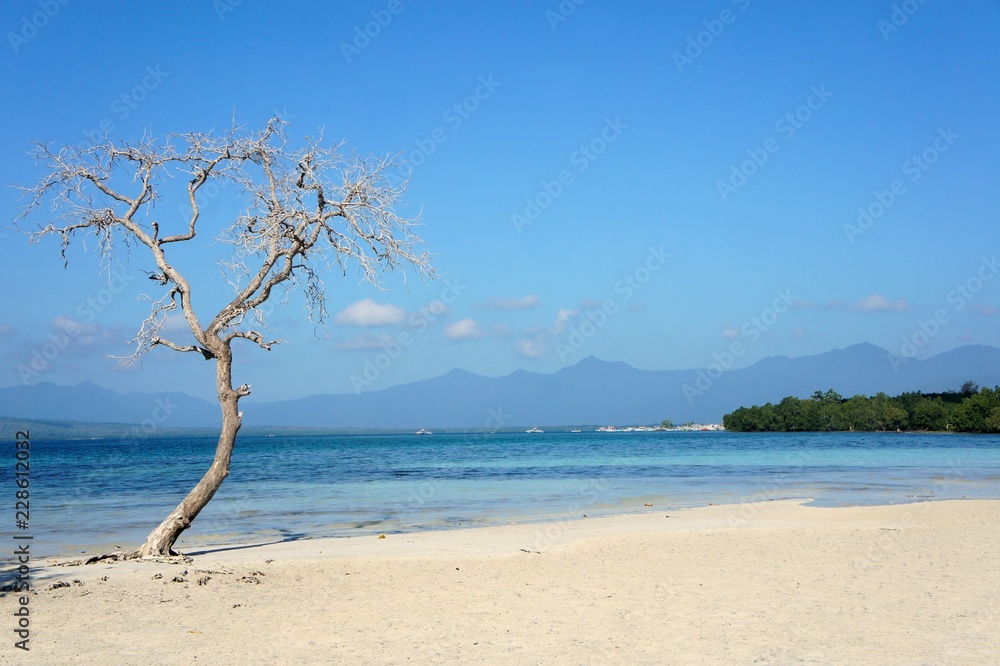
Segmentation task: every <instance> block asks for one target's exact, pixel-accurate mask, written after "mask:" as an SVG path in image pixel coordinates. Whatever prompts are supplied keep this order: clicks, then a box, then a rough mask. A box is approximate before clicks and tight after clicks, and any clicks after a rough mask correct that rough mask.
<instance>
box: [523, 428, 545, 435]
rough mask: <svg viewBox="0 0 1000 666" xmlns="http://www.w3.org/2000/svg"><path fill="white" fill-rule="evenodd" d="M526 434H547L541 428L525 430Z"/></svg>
mask: <svg viewBox="0 0 1000 666" xmlns="http://www.w3.org/2000/svg"><path fill="white" fill-rule="evenodd" d="M524 432H530V433H532V434H534V433H538V432H545V431H544V430H542V429H541V428H531V429H530V430H525V431H524Z"/></svg>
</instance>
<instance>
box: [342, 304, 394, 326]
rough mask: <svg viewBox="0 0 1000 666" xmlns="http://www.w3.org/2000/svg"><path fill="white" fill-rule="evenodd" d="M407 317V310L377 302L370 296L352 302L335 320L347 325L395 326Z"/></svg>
mask: <svg viewBox="0 0 1000 666" xmlns="http://www.w3.org/2000/svg"><path fill="white" fill-rule="evenodd" d="M404 319H406V311H405V310H404V309H403V308H401V307H399V306H397V305H391V304H389V303H385V304H382V303H376V302H375V301H373V300H372V299H370V298H366V299H364V300H360V301H357V302H355V303H351V304H350V305H348V306H347V307H346V308H344V309H343V310H341V311H340V312H338V313H337V316H336V317H334V319H333V321H334V323H337V324H342V325H345V326H393V325H395V324H401V323H402V322H403V320H404Z"/></svg>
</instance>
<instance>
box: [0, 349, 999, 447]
mask: <svg viewBox="0 0 1000 666" xmlns="http://www.w3.org/2000/svg"><path fill="white" fill-rule="evenodd" d="M892 358H893V357H892V355H890V354H889V352H887V351H886V350H884V349H882V348H880V347H878V346H876V345H872V344H870V343H860V344H856V345H851V346H849V347H845V348H840V349H834V350H831V351H828V352H823V353H821V354H814V355H810V356H800V357H795V358H790V357H787V356H772V357H768V358H765V359H761V360H760V361H757V362H756V363H754V364H752V365H750V366H747V367H744V368H738V369H731V370H724V369H723V368H722V367H721V366H716V367H714V368H713V367H711V366H710V367H709V368H702V369H697V368H695V369H687V370H642V369H639V368H635V367H633V366H630V365H628V364H627V363H625V362H623V361H604V360H601V359H599V358H596V357H594V356H587V357H585V358H583V359H581V360H580V361H578V362H577V363H576V364H574V365H570V366H566V367H564V368H560V369H559V370H557V371H555V372H553V373H548V374H544V373H537V372H531V371H528V370H523V369H519V370H515V371H513V372H511V373H509V374H507V375H503V376H500V377H486V376H483V375H478V374H475V373H473V372H469V371H467V370H463V369H461V368H455V369H452V370H450V371H448V372H446V373H444V374H443V375H439V376H437V377H432V378H429V379H424V380H419V381H415V382H411V383H408V384H400V385H397V386H392V387H388V388H385V389H380V390H377V391H366V392H362V393H356V394H355V393H316V394H312V395H308V396H304V397H301V398H295V399H290V400H279V401H266V402H257V401H256V400H249V399H248V400H246V401H244V403H243V409H244V412H245V415H244V425H245V426H247V427H264V426H276V427H277V426H280V427H297V428H349V429H351V428H353V429H372V428H375V429H377V428H385V429H391V430H400V429H417V428H421V427H427V428H435V427H437V428H477V427H484V425H487V424H490V426H500V427H513V426H532V425H537V424H543V423H544V424H547V425H553V426H555V425H574V424H582V423H607V424H619V425H622V424H642V423H657V422H659V421H661V420H663V419H665V418H669V419H671V420H673V421H674V422H684V421H699V422H718V421H720V420H721V418H722V415H723V414H725V413H727V412H730V411H733V410H734V409H736V408H738V407H741V406H749V405H753V404H764V403H765V402H775V401H778V400H780V399H781V398H783V397H785V396H787V395H794V396H796V397H808V396H809V395H811V394H812V392H813V391H816V390H823V391H825V390H827V389H833V390H835V391H837V392H838V393H841V394H843V395H845V396H850V395H856V394H858V393H861V394H865V395H873V394H875V393H877V392H879V391H883V392H886V393H889V394H893V395H894V394H898V393H902V392H904V391H917V390H919V391H924V392H935V391H942V390H948V389H957V388H958V386H959V385H960V384H961V383H962V382H964V381H966V380H972V381H976V382H978V383H979V384H981V385H984V386H994V385H1000V349H997V348H995V347H989V346H986V345H968V346H965V347H959V348H956V349H953V350H949V351H947V352H942V353H941V354H938V355H936V356H933V357H931V358H928V359H924V360H915V359H906V360H905V361H903V362H899V361H898V357H897V361H895V362H891V359H892ZM498 415H499V418H498ZM0 416H3V417H16V418H34V419H53V420H73V421H82V422H91V423H96V422H117V423H133V424H142V425H143V426H144V427H146V428H147V429H148V428H156V427H158V426H163V427H167V428H170V427H172V428H177V427H182V428H183V427H186V428H203V427H212V426H217V425H218V421H219V407H218V405H217V404H215V403H214V402H209V401H206V400H201V399H199V398H194V397H192V396H189V395H187V394H184V393H178V392H164V393H146V392H140V391H134V392H130V393H117V392H116V391H113V390H111V389H107V388H104V387H101V386H99V385H97V384H95V383H93V382H91V381H86V382H80V383H79V384H77V385H76V386H60V385H56V384H53V383H51V382H39V383H37V384H33V385H29V386H13V387H6V388H0ZM498 420H499V421H501V422H499V423H498V422H497V421H498Z"/></svg>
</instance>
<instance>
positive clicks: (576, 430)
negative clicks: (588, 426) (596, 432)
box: [570, 428, 583, 432]
mask: <svg viewBox="0 0 1000 666" xmlns="http://www.w3.org/2000/svg"><path fill="white" fill-rule="evenodd" d="M570 432H583V431H582V430H580V429H579V428H573V429H572V430H570Z"/></svg>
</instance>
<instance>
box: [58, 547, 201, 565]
mask: <svg viewBox="0 0 1000 666" xmlns="http://www.w3.org/2000/svg"><path fill="white" fill-rule="evenodd" d="M130 560H141V561H143V562H160V563H163V564H191V563H192V562H194V560H193V559H191V558H190V557H188V556H187V555H181V554H177V555H170V556H166V555H149V556H146V557H143V556H142V555H141V554H140V551H138V550H133V551H131V552H126V551H124V550H118V551H115V552H113V553H104V554H102V555H94V556H92V557H88V558H87V559H85V560H71V561H69V562H57V563H56V564H53V565H52V566H56V567H78V566H85V565H88V564H101V563H102V562H128V561H130Z"/></svg>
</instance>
